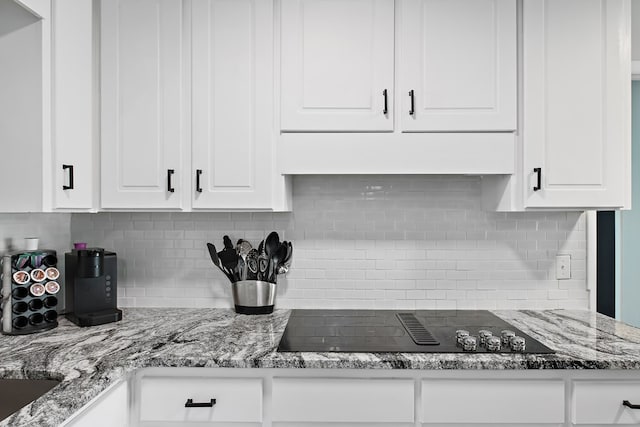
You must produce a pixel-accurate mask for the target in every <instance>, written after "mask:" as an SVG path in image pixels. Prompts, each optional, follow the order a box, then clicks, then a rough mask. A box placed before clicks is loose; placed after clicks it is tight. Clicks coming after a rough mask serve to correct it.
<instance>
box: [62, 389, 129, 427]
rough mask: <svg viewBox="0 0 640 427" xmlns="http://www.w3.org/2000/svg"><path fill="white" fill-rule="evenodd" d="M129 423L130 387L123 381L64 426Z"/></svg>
mask: <svg viewBox="0 0 640 427" xmlns="http://www.w3.org/2000/svg"><path fill="white" fill-rule="evenodd" d="M128 425H129V388H128V383H127V382H125V381H123V382H120V383H118V384H116V385H114V386H111V387H109V388H108V389H107V390H105V391H103V392H102V393H100V394H99V395H98V396H96V397H95V398H94V399H93V400H92V401H91V402H89V403H88V404H86V405H85V406H84V407H82V408H81V409H80V411H79V412H78V413H77V414H76V415H74V416H73V417H71V418H70V419H69V420H67V421H66V422H64V423H63V424H62V427H87V426H91V427H113V426H119V427H127V426H128Z"/></svg>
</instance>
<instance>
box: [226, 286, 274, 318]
mask: <svg viewBox="0 0 640 427" xmlns="http://www.w3.org/2000/svg"><path fill="white" fill-rule="evenodd" d="M231 291H232V293H233V304H234V306H235V310H236V313H239V314H270V313H273V306H274V303H275V300H276V284H275V283H271V282H265V281H262V280H241V281H238V282H235V283H232V284H231Z"/></svg>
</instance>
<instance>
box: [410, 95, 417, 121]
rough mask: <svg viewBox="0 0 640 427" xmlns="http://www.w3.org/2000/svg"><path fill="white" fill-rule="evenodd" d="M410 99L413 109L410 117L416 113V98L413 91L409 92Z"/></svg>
mask: <svg viewBox="0 0 640 427" xmlns="http://www.w3.org/2000/svg"><path fill="white" fill-rule="evenodd" d="M409 98H410V99H411V109H410V110H409V115H410V116H413V115H414V114H415V113H416V104H415V97H414V95H413V89H411V90H410V91H409Z"/></svg>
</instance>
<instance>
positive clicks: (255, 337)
mask: <svg viewBox="0 0 640 427" xmlns="http://www.w3.org/2000/svg"><path fill="white" fill-rule="evenodd" d="M123 311H124V318H123V320H122V321H121V322H117V323H111V324H107V325H102V326H95V327H91V328H80V327H77V326H75V325H74V324H72V323H71V322H69V321H67V320H66V319H61V321H60V325H59V326H58V327H57V328H55V329H53V330H50V331H46V332H42V333H38V334H34V335H25V336H7V335H2V336H0V378H33V379H41V378H57V379H60V380H61V381H62V382H61V384H60V385H58V386H57V387H55V388H54V389H52V390H51V391H50V392H49V393H47V394H46V395H45V396H43V397H42V398H39V399H37V400H36V401H34V402H33V403H31V404H30V405H27V406H26V407H24V408H23V409H21V410H20V411H19V412H17V413H15V414H14V415H12V416H11V417H9V418H7V419H5V420H4V421H2V422H0V426H21V425H25V426H26V425H38V426H57V425H59V424H60V423H61V422H63V421H64V420H65V419H67V418H68V417H69V416H70V415H71V414H73V413H74V412H76V411H77V410H78V409H80V408H81V407H82V406H83V405H85V404H86V403H87V402H89V401H90V400H91V399H92V398H93V397H95V396H96V395H98V394H99V393H100V392H101V391H103V390H104V389H105V388H106V387H108V386H109V385H110V384H113V383H114V382H116V381H118V380H120V379H122V378H124V377H125V376H127V375H128V374H129V373H131V372H132V371H134V370H135V369H137V368H144V367H163V366H167V367H169V366H180V367H233V368H337V369H346V368H356V369H640V351H639V350H640V329H637V328H633V327H631V326H628V325H625V324H623V323H620V322H617V321H615V320H613V319H610V318H608V317H606V316H602V315H599V314H595V313H591V312H587V311H568V310H551V311H493V313H495V314H496V315H498V316H499V317H501V318H503V319H504V320H506V321H507V322H509V323H511V324H513V325H514V326H515V327H517V328H519V329H521V330H522V331H524V332H525V333H527V334H529V335H530V336H532V337H533V338H535V339H537V340H539V341H541V342H542V343H544V344H546V345H547V346H549V347H550V348H552V349H554V350H555V351H556V354H554V355H514V354H486V353H485V354H459V353H458V354H422V353H276V352H275V350H276V348H277V346H278V343H279V342H280V337H281V336H282V333H283V331H284V328H285V326H286V323H287V319H288V317H289V313H290V311H289V310H276V312H274V313H273V314H271V315H261V316H246V315H238V314H235V313H234V312H233V311H232V310H225V309H179V308H138V309H124V310H123Z"/></svg>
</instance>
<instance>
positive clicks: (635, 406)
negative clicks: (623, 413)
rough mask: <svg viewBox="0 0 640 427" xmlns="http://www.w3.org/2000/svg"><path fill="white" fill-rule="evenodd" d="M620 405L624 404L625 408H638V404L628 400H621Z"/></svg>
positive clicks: (639, 406)
mask: <svg viewBox="0 0 640 427" xmlns="http://www.w3.org/2000/svg"><path fill="white" fill-rule="evenodd" d="M622 406H626V407H627V408H631V409H640V405H634V404H633V403H631V402H629V401H628V400H623V401H622Z"/></svg>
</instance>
